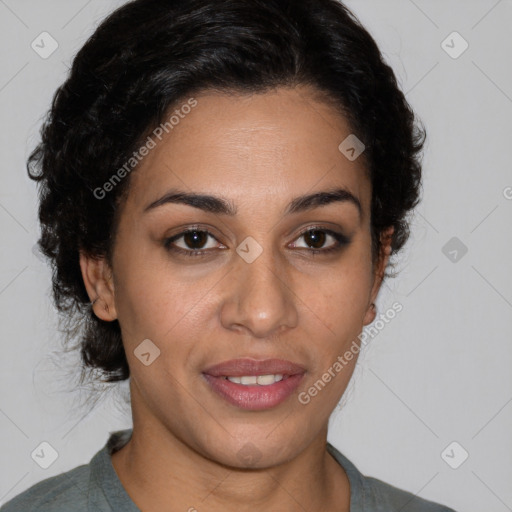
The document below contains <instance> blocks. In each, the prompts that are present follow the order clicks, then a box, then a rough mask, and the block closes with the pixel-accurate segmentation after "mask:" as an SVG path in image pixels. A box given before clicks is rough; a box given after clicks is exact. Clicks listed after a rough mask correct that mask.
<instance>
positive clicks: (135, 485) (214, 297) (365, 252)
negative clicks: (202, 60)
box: [80, 86, 392, 512]
mask: <svg viewBox="0 0 512 512" xmlns="http://www.w3.org/2000/svg"><path fill="white" fill-rule="evenodd" d="M314 92H315V91H314V90H312V89H309V88H308V87H306V86H301V87H296V88H279V89H276V90H275V91H272V92H267V93H264V94H258V95H252V96H249V95H228V94H221V93H214V92H209V93H206V92H205V93H203V94H201V95H197V96H196V99H197V101H198V105H197V107H195V108H194V109H193V110H192V111H191V113H190V114H188V115H187V116H186V117H185V118H184V119H183V120H181V121H180V123H179V125H177V126H175V127H174V129H173V130H172V131H171V132H170V133H169V134H168V135H166V137H165V138H164V139H163V140H162V141H161V142H160V143H158V145H157V147H156V148H154V149H153V150H151V152H150V153H149V155H147V156H146V157H145V158H144V160H143V161H142V162H141V164H140V166H139V167H138V168H137V169H136V171H133V174H132V175H131V177H130V189H129V194H128V198H127V201H126V203H125V204H124V206H123V207H122V212H121V218H120V224H119V229H118V232H117V234H116V238H115V245H114V252H113V260H112V267H110V266H109V265H108V264H107V262H106V261H105V260H103V259H95V258H91V257H88V256H86V255H85V254H82V255H81V258H80V265H81V269H82V275H83V278H84V283H85V285H86V288H87V291H88V294H89V296H90V298H91V301H92V300H94V299H96V298H99V300H98V301H96V302H95V304H94V312H95V314H96V315H97V316H98V317H99V318H101V319H102V320H105V321H112V320H114V319H118V320H119V323H120V326H121V330H122V336H123V344H124V346H125V349H126V354H127V358H128V363H129V366H130V372H131V379H130V389H131V403H132V413H133V437H132V439H131V441H130V442H129V443H128V444H127V445H126V446H125V447H123V448H122V449H121V450H120V451H118V452H116V453H115V454H114V455H113V456H112V463H113V466H114V468H115V470H116V472H117V474H118V476H119V478H120V480H121V482H122V484H123V485H124V487H125V489H126V490H127V492H128V494H129V495H130V497H131V498H132V500H133V501H134V502H135V503H136V504H137V506H138V507H139V508H140V509H141V510H167V511H187V510H190V511H193V510H194V509H196V510H198V511H199V512H200V511H202V510H208V511H221V510H222V511H235V510H236V511H249V510H250V511H252V512H254V511H265V512H266V511H268V510H279V511H283V512H286V511H296V510H299V509H301V510H302V509H303V510H308V511H314V510H315V511H316V510H334V509H335V510H347V511H348V510H349V503H350V488H349V482H348V479H347V476H346V474H345V471H344V470H343V469H342V468H341V466H340V465H339V464H338V463H337V462H336V461H335V460H334V458H333V457H332V456H331V455H330V454H328V452H327V451H326V439H327V425H328V420H329V416H330V414H331V412H332V411H333V410H334V408H335V407H336V405H337V403H338V402H339V400H340V398H341V396H342V394H343V392H344V391H345V389H346V387H347V385H348V382H349V380H350V377H351V375H352V373H353V370H354V366H355V364H356V360H357V357H354V359H352V361H350V362H349V363H348V364H347V366H345V367H344V368H343V370H342V371H340V372H339V373H338V374H337V375H336V377H335V378H333V379H332V380H331V382H329V383H328V384H327V385H326V386H325V388H324V389H323V390H322V391H321V392H319V393H318V395H317V396H315V397H313V398H312V399H311V401H310V403H308V404H307V405H303V404H301V403H300V402H299V400H298V397H297V395H298V393H300V392H301V391H304V390H307V389H308V388H309V387H311V386H312V385H313V383H314V382H316V381H317V380H318V379H319V378H321V376H322V374H323V373H324V372H325V371H326V370H327V369H328V368H329V367H331V366H332V365H333V363H334V362H335V361H336V359H337V357H338V356H340V355H343V354H344V353H345V351H346V350H347V349H348V348H349V347H350V345H351V344H352V342H353V341H354V340H357V336H358V334H359V333H360V332H361V330H362V327H363V325H366V324H369V323H371V322H372V321H373V320H374V318H375V314H376V313H375V309H374V308H372V307H371V304H372V302H374V301H375V299H376V297H377V295H378V292H379V289H380V285H381V283H382V276H383V272H384V270H385V267H386V264H387V262H388V257H389V253H390V248H389V241H390V235H391V233H392V228H390V229H389V230H387V231H386V232H385V233H384V235H385V236H384V238H381V240H382V242H383V249H382V252H381V253H380V254H379V255H378V259H377V260H376V261H375V262H373V261H372V257H371V231H370V201H371V193H372V191H371V184H370V182H369V180H368V178H367V177H366V173H365V168H364V160H363V158H358V159H357V160H355V161H353V162H351V161H349V160H348V159H347V158H345V157H344V156H343V155H342V154H341V152H340V151H339V150H338V146H339V144H340V143H341V142H342V141H343V140H344V139H345V138H346V137H347V136H348V135H349V134H351V133H352V132H351V129H350V127H349V125H348V124H347V122H346V120H345V119H344V118H343V117H342V116H341V115H340V114H338V113H337V112H336V111H334V109H333V108H332V107H330V106H328V105H327V104H326V103H323V102H321V101H320V100H319V99H318V97H317V96H315V94H314ZM315 98H317V99H315ZM172 188H180V189H182V190H184V191H186V192H196V193H207V194H211V195H215V196H219V197H223V198H225V199H228V200H230V201H231V202H232V203H233V204H234V205H235V206H236V208H237V214H236V215H235V216H233V217H230V216H227V215H223V214H217V213H208V212H204V211H202V210H199V209H197V208H194V207H192V206H189V205H183V204H166V205H162V206H160V207H158V208H154V209H152V210H150V211H147V212H144V209H145V208H146V206H148V205H149V204H150V203H152V202H153V201H155V200H157V199H159V198H160V197H162V196H163V195H164V194H165V193H166V192H167V191H168V190H170V189H172ZM332 188H344V189H346V190H348V191H350V192H351V193H352V194H353V195H354V196H356V197H357V198H358V199H359V201H360V203H361V206H362V214H361V215H359V212H358V209H357V208H356V206H355V205H354V204H352V203H351V202H348V201H344V202H335V203H331V204H328V205H324V206H317V207H315V208H313V209H311V210H309V211H304V212H300V213H294V214H290V215H285V214H284V210H285V208H286V206H287V205H288V203H289V202H290V201H291V200H292V199H294V198H296V197H297V196H301V195H303V194H310V193H313V192H320V191H325V190H329V189H332ZM197 224H200V228H199V229H203V230H204V229H208V230H209V231H210V233H212V235H213V237H208V238H207V239H205V241H204V242H203V244H204V245H203V247H201V246H200V243H199V244H196V246H194V245H193V240H192V241H191V240H190V239H188V242H189V245H187V244H186V241H185V239H184V238H183V237H182V238H181V239H179V240H176V241H175V242H174V246H178V247H181V248H182V249H184V250H187V249H188V250H189V251H193V250H194V247H196V249H195V250H198V249H201V248H202V249H203V250H205V251H209V253H208V254H206V255H203V256H195V257H187V256H184V255H179V254H177V253H173V252H169V251H168V250H167V249H166V248H165V245H164V243H165V240H166V239H167V238H169V237H171V236H173V235H177V234H180V233H182V232H183V230H184V228H186V227H189V226H195V225H197ZM317 225H320V226H321V227H322V228H323V229H331V230H333V231H335V232H341V233H343V234H345V235H346V236H349V237H350V242H349V243H348V244H347V245H344V246H343V247H342V248H341V250H340V251H338V252H332V253H330V254H329V253H326V254H321V253H319V254H315V255H312V254H311V253H310V252H308V251H309V250H310V249H311V247H312V244H314V243H315V242H314V241H312V240H311V239H310V238H308V237H307V236H301V234H300V233H301V230H302V229H305V228H309V227H317ZM317 229H318V228H317ZM248 236H251V237H252V238H254V239H255V240H256V241H257V242H258V243H259V245H260V246H261V247H262V249H263V252H262V254H261V255H260V256H259V257H258V258H257V259H256V260H255V261H254V262H252V263H247V262H246V261H245V260H244V259H242V258H241V257H240V256H239V255H238V254H237V252H236V248H237V246H238V245H239V244H240V243H241V242H242V241H243V240H244V239H245V238H246V237H248ZM191 243H192V245H190V244H191ZM335 245H336V240H335V239H334V238H332V237H331V236H329V235H328V234H327V235H326V238H325V240H324V242H323V245H322V242H319V243H318V245H317V246H316V248H320V249H323V250H325V248H329V247H332V246H335ZM222 247H224V249H222ZM145 339H150V340H152V342H153V343H154V344H155V345H156V346H158V348H159V349H160V351H161V353H160V356H159V357H158V358H157V359H156V360H155V361H154V362H153V363H152V364H151V365H149V366H145V365H143V364H142V363H141V362H140V361H139V359H138V358H137V357H136V356H135V355H134V350H135V349H136V347H137V346H138V345H139V344H140V343H141V342H142V340H145ZM239 357H251V358H254V359H267V358H282V359H288V360H291V361H293V362H296V363H298V364H301V365H302V366H304V367H305V368H306V374H305V375H304V378H303V380H302V382H301V384H300V386H299V388H298V390H297V392H296V393H294V394H293V395H292V396H291V397H289V398H288V399H287V400H286V401H285V402H284V403H282V404H280V405H278V406H277V407H274V408H272V409H269V410H265V411H257V412H255V411H246V410H242V409H239V408H237V407H235V406H233V405H231V404H229V403H227V402H226V401H225V400H224V399H223V398H221V397H220V396H219V395H217V394H216V393H214V392H213V391H212V390H211V389H210V387H209V385H208V384H207V382H205V380H204V378H203V377H202V375H201V372H202V371H203V370H204V369H206V368H207V367H208V366H211V365H213V364H217V363H219V362H222V361H225V360H228V359H234V358H239ZM248 443H251V444H250V445H248ZM246 445H247V446H246ZM244 447H245V448H244ZM248 447H249V448H248ZM241 449H245V450H247V449H251V450H254V452H255V453H257V454H258V457H257V460H256V462H253V464H252V465H248V464H247V463H245V462H244V461H243V460H241V458H240V457H239V456H238V452H239V451H240V450H241ZM301 507H302V508H301Z"/></svg>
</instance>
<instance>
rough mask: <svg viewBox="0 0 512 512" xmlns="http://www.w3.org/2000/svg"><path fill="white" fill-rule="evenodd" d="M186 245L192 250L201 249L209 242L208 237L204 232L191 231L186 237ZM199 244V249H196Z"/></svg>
mask: <svg viewBox="0 0 512 512" xmlns="http://www.w3.org/2000/svg"><path fill="white" fill-rule="evenodd" d="M184 239H185V243H186V244H187V245H188V246H189V247H191V248H192V249H201V247H203V246H204V244H205V243H206V240H207V235H206V233H205V232H204V231H189V232H188V233H186V234H185V235H184ZM194 244H198V245H199V247H195V246H194Z"/></svg>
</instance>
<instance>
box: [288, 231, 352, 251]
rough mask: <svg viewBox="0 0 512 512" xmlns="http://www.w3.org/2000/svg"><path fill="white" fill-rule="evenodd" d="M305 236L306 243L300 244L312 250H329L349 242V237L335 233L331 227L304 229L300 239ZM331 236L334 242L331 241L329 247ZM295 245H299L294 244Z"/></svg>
mask: <svg viewBox="0 0 512 512" xmlns="http://www.w3.org/2000/svg"><path fill="white" fill-rule="evenodd" d="M300 238H303V239H304V241H305V244H306V245H303V246H299V247H302V248H305V249H310V250H311V251H312V252H327V251H332V250H336V249H338V248H340V247H341V246H342V245H345V244H347V243H348V239H347V238H346V237H345V236H344V235H342V234H341V233H335V232H334V231H331V230H329V229H320V228H313V229H308V230H307V231H303V232H302V233H301V235H300V236H299V239H300ZM329 238H331V239H333V240H334V243H331V244H330V245H329V246H328V247H327V248H323V247H324V246H325V243H326V241H328V239H329ZM294 246H295V247H298V246H297V245H296V244H294Z"/></svg>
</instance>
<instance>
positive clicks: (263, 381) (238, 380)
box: [226, 373, 283, 386]
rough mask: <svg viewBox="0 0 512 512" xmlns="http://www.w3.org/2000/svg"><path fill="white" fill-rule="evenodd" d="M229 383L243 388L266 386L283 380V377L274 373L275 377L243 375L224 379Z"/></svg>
mask: <svg viewBox="0 0 512 512" xmlns="http://www.w3.org/2000/svg"><path fill="white" fill-rule="evenodd" d="M226 379H228V380H229V381H230V382H234V383H235V384H243V385H244V386H254V385H256V384H258V385H260V386H268V385H270V384H274V383H275V382H279V381H280V380H283V375H282V374H280V373H276V374H275V375H244V376H243V377H226Z"/></svg>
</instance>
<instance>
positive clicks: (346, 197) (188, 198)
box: [144, 188, 363, 217]
mask: <svg viewBox="0 0 512 512" xmlns="http://www.w3.org/2000/svg"><path fill="white" fill-rule="evenodd" d="M344 202H348V203H352V204H353V205H354V206H355V207H356V208H357V210H358V213H359V217H362V214H363V209H362V206H361V202H360V201H359V199H358V198H357V197H356V196H355V195H353V194H352V193H351V192H349V191H348V190H346V189H344V188H337V189H333V190H327V191H323V192H315V193H313V194H307V195H303V196H299V197H296V198H295V199H293V200H292V201H291V202H290V203H289V204H288V205H287V207H286V210H285V215H291V214H293V213H300V212H304V211H307V210H312V209H313V208H318V207H320V206H326V205H328V204H332V203H344ZM169 203H171V204H185V205H188V206H193V207H194V208H198V209H200V210H203V211H205V212H209V213H215V214H221V215H228V216H231V217H232V216H235V215H236V214H237V211H238V210H237V208H236V206H235V205H234V204H233V203H232V202H231V201H228V200H226V199H223V198H221V197H216V196H212V195H207V194H196V193H190V192H184V191H181V190H176V189H172V190H170V191H169V192H167V193H166V194H165V195H164V196H162V197H161V198H160V199H157V200H156V201H153V202H152V203H150V204H149V205H148V206H146V208H144V213H145V212H148V211H150V210H154V209H155V208H158V207H159V206H162V205H164V204H169Z"/></svg>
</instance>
